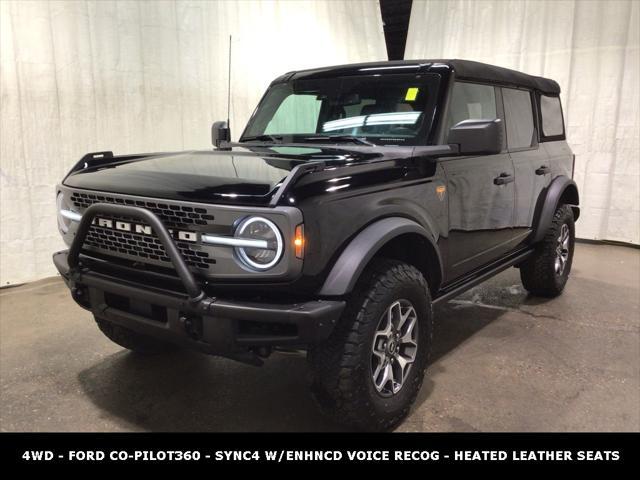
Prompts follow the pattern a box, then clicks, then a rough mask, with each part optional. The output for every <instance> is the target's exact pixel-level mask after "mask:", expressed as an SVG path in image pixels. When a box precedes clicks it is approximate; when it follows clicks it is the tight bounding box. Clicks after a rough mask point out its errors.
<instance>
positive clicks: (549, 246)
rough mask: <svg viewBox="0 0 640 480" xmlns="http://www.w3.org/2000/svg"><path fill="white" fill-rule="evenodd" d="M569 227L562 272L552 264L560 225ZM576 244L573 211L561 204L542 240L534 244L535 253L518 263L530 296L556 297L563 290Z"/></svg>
mask: <svg viewBox="0 0 640 480" xmlns="http://www.w3.org/2000/svg"><path fill="white" fill-rule="evenodd" d="M563 225H567V227H568V228H569V248H568V254H569V255H568V259H567V261H566V264H565V266H564V269H563V271H562V273H561V274H558V273H557V272H556V268H555V263H556V256H557V251H556V248H557V247H558V238H559V236H560V235H561V231H562V226H563ZM574 245H575V225H574V219H573V211H572V210H571V207H570V206H569V205H560V206H559V207H558V209H557V210H556V212H555V214H554V215H553V220H552V222H551V227H549V230H548V231H547V233H546V234H545V236H544V238H543V239H542V241H541V242H540V243H539V244H537V245H536V247H535V253H534V254H533V255H532V256H530V257H529V258H527V260H525V261H524V263H522V264H521V265H520V278H521V279H522V284H523V285H524V288H525V289H527V290H528V291H529V293H531V294H532V295H537V296H540V297H557V296H558V295H560V294H561V293H562V291H563V290H564V287H565V285H566V283H567V280H568V278H569V273H570V272H571V264H572V262H573V250H574Z"/></svg>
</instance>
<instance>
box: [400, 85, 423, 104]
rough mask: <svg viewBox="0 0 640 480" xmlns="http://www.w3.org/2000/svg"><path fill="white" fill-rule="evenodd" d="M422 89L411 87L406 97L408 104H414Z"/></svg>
mask: <svg viewBox="0 0 640 480" xmlns="http://www.w3.org/2000/svg"><path fill="white" fill-rule="evenodd" d="M419 91H420V89H419V88H418V87H409V88H407V94H406V95H405V96H404V99H405V100H406V101H407V102H413V101H414V100H415V99H416V97H417V96H418V92H419Z"/></svg>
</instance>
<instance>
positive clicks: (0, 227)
mask: <svg viewBox="0 0 640 480" xmlns="http://www.w3.org/2000/svg"><path fill="white" fill-rule="evenodd" d="M0 22H1V23H0V60H1V75H0V76H1V79H0V80H1V82H0V89H1V99H2V100H1V119H0V162H1V163H0V182H1V183H0V190H1V197H0V252H1V255H0V285H7V284H15V283H21V282H25V281H29V280H34V279H37V278H41V277H45V276H48V275H53V274H54V273H55V271H54V268H53V266H52V264H51V253H52V252H53V251H55V250H57V249H60V248H62V247H63V244H62V242H61V241H60V240H59V237H58V233H57V228H56V220H55V199H54V186H55V184H56V183H57V182H59V181H60V179H61V178H62V177H63V175H64V174H65V173H66V171H67V170H68V169H69V168H70V167H71V166H72V165H73V163H75V162H76V161H77V160H78V159H79V158H80V157H81V156H82V155H83V154H85V153H87V152H90V151H101V150H113V151H114V153H116V154H117V153H133V152H144V151H161V150H181V149H192V148H209V147H210V133H209V132H210V125H211V122H212V121H214V120H222V119H226V116H227V52H228V36H229V34H233V68H232V103H231V127H232V132H233V136H234V138H237V137H238V135H239V134H240V131H241V128H242V127H244V124H245V123H246V120H247V119H248V117H249V115H250V114H251V112H252V111H253V109H254V108H255V106H256V104H257V102H258V100H259V98H260V96H261V95H262V93H263V92H264V90H265V89H266V87H267V85H268V84H269V82H270V81H271V80H272V79H273V78H275V77H276V76H278V75H280V74H282V73H285V72H287V71H289V70H295V69H301V68H309V67H314V66H322V65H329V64H339V63H350V62H358V61H369V60H384V59H385V58H386V49H385V44H384V34H383V29H382V20H381V17H380V8H379V5H378V1H377V0H363V1H353V0H315V1H308V0H301V1H284V0H282V1H228V2H223V1H220V2H215V1H181V0H178V1H142V0H141V1H104V0H100V1H80V0H78V1H60V2H53V1H51V2H49V1H0Z"/></svg>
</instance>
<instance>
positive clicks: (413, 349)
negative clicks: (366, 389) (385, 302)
mask: <svg viewBox="0 0 640 480" xmlns="http://www.w3.org/2000/svg"><path fill="white" fill-rule="evenodd" d="M417 351H418V314H417V313H416V310H415V308H413V305H412V304H411V302H409V301H408V300H397V301H395V302H393V303H392V304H391V306H389V308H387V310H385V312H384V313H383V314H382V316H381V317H380V321H379V322H378V328H377V329H376V332H375V334H374V335H373V345H372V351H371V378H372V380H373V385H374V386H375V387H376V390H377V391H378V392H379V393H380V394H381V395H382V396H385V397H390V396H392V395H395V394H396V393H398V392H399V391H400V389H401V388H402V385H404V381H405V380H406V378H407V376H408V374H409V371H410V370H411V365H412V364H413V362H414V361H415V359H416V353H417Z"/></svg>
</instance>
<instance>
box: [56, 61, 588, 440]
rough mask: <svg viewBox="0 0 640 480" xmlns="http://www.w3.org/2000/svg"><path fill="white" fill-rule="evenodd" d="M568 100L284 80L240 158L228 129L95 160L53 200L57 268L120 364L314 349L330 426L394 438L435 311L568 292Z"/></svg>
mask: <svg viewBox="0 0 640 480" xmlns="http://www.w3.org/2000/svg"><path fill="white" fill-rule="evenodd" d="M559 94H560V88H559V86H558V84H557V83H556V82H555V81H553V80H549V79H545V78H540V77H534V76H530V75H526V74H524V73H520V72H516V71H513V70H507V69H504V68H499V67H495V66H491V65H486V64H481V63H477V62H471V61H463V60H423V61H402V62H381V63H366V64H357V65H345V66H337V67H330V68H321V69H315V70H305V71H298V72H290V73H287V74H285V75H283V76H281V77H279V78H277V79H276V80H274V81H273V82H272V84H271V85H270V86H269V89H268V90H267V92H266V94H265V95H264V97H263V98H262V100H261V101H260V103H259V105H258V107H257V109H256V110H255V112H254V113H253V115H252V117H251V119H250V120H249V122H248V125H247V127H246V128H245V130H244V132H243V133H242V136H241V137H240V140H239V142H237V143H233V142H231V141H230V140H229V139H230V132H229V127H228V124H227V123H226V122H216V123H215V124H214V125H213V128H212V139H213V143H214V146H215V149H212V150H208V151H187V152H179V153H154V154H136V155H122V156H116V155H113V154H112V153H111V152H99V153H91V154H88V155H86V156H85V157H83V158H82V159H81V160H80V161H79V162H78V163H77V164H76V165H75V167H73V169H72V170H71V171H70V172H69V174H68V175H67V176H66V177H65V178H64V180H63V182H62V184H61V185H59V186H58V188H57V208H58V213H59V229H60V232H61V233H62V236H63V238H64V240H65V242H66V243H67V244H68V245H69V249H68V250H65V251H62V252H58V253H56V254H55V255H54V262H55V265H56V267H57V269H58V270H59V272H60V274H61V275H62V277H63V278H64V280H65V282H66V283H67V284H68V286H69V288H70V290H71V293H72V295H73V298H74V299H75V301H76V302H77V303H78V304H79V305H80V306H81V307H83V308H86V309H87V310H90V311H91V312H92V313H93V315H94V317H95V320H96V322H97V324H98V327H99V328H100V330H101V331H102V332H103V333H104V334H105V335H106V336H107V337H109V338H110V339H111V340H113V341H114V342H116V343H117V344H119V345H121V346H123V347H126V348H128V349H131V350H134V351H137V352H143V353H155V352H161V351H164V350H165V349H167V348H168V347H169V345H175V344H177V345H181V346H184V347H188V348H192V349H195V350H199V351H201V352H205V353H209V354H215V355H221V356H225V357H228V358H232V359H236V360H239V361H242V362H246V363H250V364H254V365H260V364H261V363H262V358H264V357H267V356H268V355H269V354H270V353H271V352H272V350H274V349H285V348H289V349H298V350H306V351H307V355H308V359H309V364H310V367H311V371H312V373H313V382H312V391H313V393H314V396H315V397H316V399H317V400H318V402H319V403H320V405H321V406H322V407H324V409H325V410H327V411H329V412H331V413H333V414H334V415H336V416H337V417H338V418H339V419H340V421H342V422H343V423H345V424H348V425H351V426H354V427H356V428H360V429H369V430H383V429H389V428H392V427H393V426H394V425H396V424H397V423H398V422H399V421H401V420H402V418H403V417H404V416H405V415H406V414H407V412H408V410H409V408H410V406H411V404H412V402H413V401H414V399H415V398H416V395H417V393H418V390H419V389H420V386H421V383H422V378H423V375H424V372H425V368H426V366H427V362H428V358H429V351H430V348H431V339H432V335H433V313H432V305H433V304H435V303H438V302H444V301H446V300H448V299H450V298H452V297H454V296H456V295H458V294H459V293H461V292H462V291H464V290H465V289H468V288H470V287H472V286H474V285H476V284H478V283H480V282H482V281H484V280H486V279H487V278H489V277H491V276H492V275H495V274H497V273H498V272H500V271H502V270H504V269H506V268H508V267H511V266H515V267H517V268H519V269H520V274H521V277H522V282H523V284H524V286H525V288H526V289H527V290H528V291H529V292H531V293H532V294H534V295H542V296H555V295H558V294H560V293H561V292H562V290H563V288H564V286H565V283H566V281H567V278H568V276H569V272H570V270H571V261H572V255H573V248H574V221H575V220H576V219H577V218H578V215H579V208H578V191H577V188H576V184H575V182H574V181H573V180H572V176H573V158H574V157H573V154H572V152H571V150H570V148H569V146H568V145H567V143H566V141H565V129H564V122H563V117H562V108H561V104H560V98H559Z"/></svg>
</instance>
